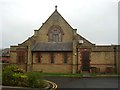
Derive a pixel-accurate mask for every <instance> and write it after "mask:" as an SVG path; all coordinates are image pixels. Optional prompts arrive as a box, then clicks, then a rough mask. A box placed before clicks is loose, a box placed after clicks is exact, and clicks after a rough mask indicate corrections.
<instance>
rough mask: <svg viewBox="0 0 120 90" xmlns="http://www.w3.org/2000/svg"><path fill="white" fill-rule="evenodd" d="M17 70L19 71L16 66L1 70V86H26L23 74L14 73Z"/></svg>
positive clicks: (25, 78)
mask: <svg viewBox="0 0 120 90" xmlns="http://www.w3.org/2000/svg"><path fill="white" fill-rule="evenodd" d="M18 70H20V69H19V67H18V66H17V65H10V66H6V67H5V68H3V72H2V84H3V85H9V86H28V85H27V83H26V82H27V76H26V75H24V74H23V73H20V72H16V71H18ZM21 72H22V70H21Z"/></svg>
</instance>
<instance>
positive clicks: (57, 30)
mask: <svg viewBox="0 0 120 90" xmlns="http://www.w3.org/2000/svg"><path fill="white" fill-rule="evenodd" d="M62 36H63V31H62V29H61V27H60V26H58V25H53V26H52V27H50V29H49V31H48V42H62Z"/></svg>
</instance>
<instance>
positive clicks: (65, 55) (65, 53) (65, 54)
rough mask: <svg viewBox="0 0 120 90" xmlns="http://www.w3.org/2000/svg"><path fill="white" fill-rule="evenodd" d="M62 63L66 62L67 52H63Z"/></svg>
mask: <svg viewBox="0 0 120 90" xmlns="http://www.w3.org/2000/svg"><path fill="white" fill-rule="evenodd" d="M64 63H67V52H64Z"/></svg>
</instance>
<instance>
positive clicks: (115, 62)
mask: <svg viewBox="0 0 120 90" xmlns="http://www.w3.org/2000/svg"><path fill="white" fill-rule="evenodd" d="M113 49H114V72H115V73H116V46H114V47H113Z"/></svg>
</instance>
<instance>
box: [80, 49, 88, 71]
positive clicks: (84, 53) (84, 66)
mask: <svg viewBox="0 0 120 90" xmlns="http://www.w3.org/2000/svg"><path fill="white" fill-rule="evenodd" d="M81 58H82V62H81V63H82V71H88V72H89V71H90V59H89V58H90V52H89V50H87V49H84V50H83V51H82V52H81Z"/></svg>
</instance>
